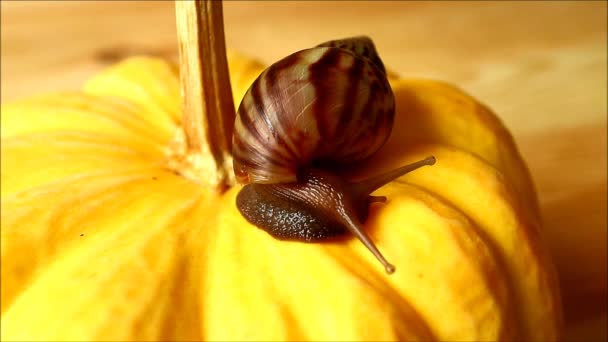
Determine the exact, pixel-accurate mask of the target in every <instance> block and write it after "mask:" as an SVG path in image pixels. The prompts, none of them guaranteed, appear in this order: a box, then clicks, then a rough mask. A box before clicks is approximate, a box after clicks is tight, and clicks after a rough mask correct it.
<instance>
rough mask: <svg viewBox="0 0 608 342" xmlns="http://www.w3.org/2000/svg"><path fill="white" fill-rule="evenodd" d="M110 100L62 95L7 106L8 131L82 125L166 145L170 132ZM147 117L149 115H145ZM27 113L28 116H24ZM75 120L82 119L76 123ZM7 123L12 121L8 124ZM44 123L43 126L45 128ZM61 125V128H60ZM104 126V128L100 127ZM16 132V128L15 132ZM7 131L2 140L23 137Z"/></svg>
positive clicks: (126, 105) (137, 108)
mask: <svg viewBox="0 0 608 342" xmlns="http://www.w3.org/2000/svg"><path fill="white" fill-rule="evenodd" d="M112 100H113V99H112V98H110V97H101V96H97V95H91V94H85V93H82V92H62V93H56V94H51V95H42V96H38V97H34V98H31V99H25V100H21V101H19V102H16V103H11V104H8V105H3V107H5V108H3V110H4V113H5V114H6V117H5V118H4V120H3V121H4V122H5V123H6V124H7V125H8V127H15V125H17V123H19V122H21V121H22V122H23V123H21V124H20V126H18V127H19V128H18V129H21V130H25V131H24V132H28V131H32V130H33V131H38V130H40V128H39V126H40V125H42V127H44V125H49V124H52V125H55V126H56V127H57V128H54V127H53V126H51V127H47V128H45V129H44V130H55V129H58V128H60V127H61V126H62V125H63V126H66V125H69V127H70V128H71V129H73V128H74V125H76V124H78V123H80V125H82V127H80V129H81V130H85V131H92V132H97V131H99V130H100V129H103V128H105V130H107V131H108V132H112V133H113V134H117V135H118V134H120V131H122V132H123V134H124V133H126V134H128V136H129V137H131V136H137V137H138V138H139V139H142V140H146V141H148V142H149V143H155V144H158V145H163V144H166V142H167V141H168V140H169V133H170V129H169V128H163V127H155V126H153V125H151V124H150V123H149V122H147V121H145V120H142V118H141V116H142V115H141V114H138V113H139V112H142V109H143V108H141V107H140V106H138V105H137V104H135V103H128V102H125V101H124V100H123V101H122V102H118V101H115V100H114V101H112ZM143 112H144V113H145V111H143ZM24 113H25V114H27V116H24ZM51 114H52V116H53V120H49V119H48V118H47V116H48V115H51ZM64 117H65V118H71V120H69V121H66V122H63V123H62V121H61V119H63V118H64ZM74 119H80V120H79V121H78V120H74ZM91 119H94V120H95V121H94V122H97V125H92V124H91V121H90V120H91ZM7 120H10V121H8V122H7ZM31 122H37V124H36V125H31ZM41 123H42V124H41ZM57 125H59V126H57ZM100 125H101V126H100ZM13 129H14V128H13ZM8 133H10V132H7V131H6V130H3V131H2V136H3V137H7V136H13V135H20V134H19V133H21V134H22V133H23V132H18V133H10V134H8Z"/></svg>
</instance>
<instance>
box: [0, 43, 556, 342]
mask: <svg viewBox="0 0 608 342" xmlns="http://www.w3.org/2000/svg"><path fill="white" fill-rule="evenodd" d="M228 60H229V67H230V71H231V82H232V86H233V94H234V98H235V104H238V102H239V99H240V98H241V97H242V96H243V94H244V93H245V91H246V89H247V88H248V86H249V85H250V84H251V82H252V81H253V80H254V79H255V77H256V76H257V75H258V74H259V73H260V71H261V70H262V68H263V66H262V65H260V64H259V63H257V62H255V61H253V60H250V59H248V58H245V57H243V56H240V55H237V54H234V53H230V54H229V56H228ZM392 87H393V89H394V92H395V96H396V101H397V113H396V122H395V126H394V132H393V134H392V136H391V138H390V140H389V142H388V143H387V144H386V145H385V146H384V147H383V149H382V150H381V151H380V152H379V153H378V154H377V155H376V156H374V159H373V160H372V161H370V162H369V163H367V164H366V166H365V169H361V170H358V171H357V172H356V173H355V174H353V177H357V176H364V175H371V174H374V173H377V172H381V171H383V170H387V169H389V168H393V167H395V166H397V165H403V164H405V163H408V162H411V161H414V160H417V159H421V158H422V157H425V156H427V155H435V156H436V157H437V164H436V165H434V166H432V167H427V168H424V169H421V170H419V171H416V172H414V173H411V174H408V175H406V176H404V177H402V178H400V179H399V180H397V181H394V182H392V183H390V184H388V185H386V186H384V187H383V188H381V189H379V190H378V191H377V192H376V193H377V194H381V195H385V196H387V197H388V202H387V203H386V204H378V205H374V206H373V207H372V209H371V213H370V217H369V219H368V220H367V222H366V229H367V230H368V232H369V234H370V235H371V237H372V238H373V239H374V241H375V242H376V244H377V245H378V247H379V248H380V249H381V250H382V252H383V254H384V255H386V256H387V258H388V257H390V260H391V261H392V262H393V263H394V264H395V265H396V266H397V271H396V273H395V274H393V275H390V276H389V275H387V274H385V273H384V269H383V268H382V267H380V265H379V264H377V261H376V260H375V259H374V257H373V256H372V255H371V254H370V253H369V252H368V251H367V250H366V249H365V247H364V246H363V245H362V244H361V243H360V242H359V241H358V240H357V239H356V238H349V239H346V240H344V241H339V242H330V243H314V244H307V243H299V242H285V241H278V240H276V239H274V238H272V237H271V236H270V235H268V234H267V233H265V232H264V231H262V230H260V229H258V228H256V227H254V226H252V225H250V224H249V223H247V222H246V221H245V220H244V219H243V218H242V217H241V215H240V214H239V212H238V210H237V209H236V206H235V196H236V194H237V193H238V191H239V187H238V186H236V187H233V188H231V189H229V190H228V191H226V192H225V193H223V194H218V193H216V192H214V191H212V190H209V189H207V188H205V187H203V186H200V185H198V184H196V183H194V182H192V181H190V180H188V179H185V178H184V177H182V176H180V175H179V170H172V169H170V168H169V167H168V166H167V157H166V156H167V149H168V146H169V144H170V141H171V139H172V137H173V136H174V134H175V132H176V131H178V130H180V129H181V126H180V125H181V114H180V96H179V76H178V70H177V68H176V67H175V66H174V65H173V64H171V63H168V62H166V61H164V60H160V59H155V58H147V57H135V58H132V59H128V60H126V61H123V62H121V63H119V64H117V65H115V66H112V67H110V68H109V69H108V70H105V71H103V72H102V73H100V74H99V75H96V76H95V77H93V78H92V79H91V80H90V81H89V82H88V83H87V84H86V86H85V87H84V90H83V91H82V92H74V93H60V94H54V95H45V96H39V97H35V98H31V99H26V100H23V101H19V102H16V103H11V104H7V105H4V106H3V108H2V122H1V124H2V125H1V127H2V173H1V174H2V197H1V198H2V220H1V222H2V227H1V230H2V239H1V241H2V246H1V247H2V249H1V251H2V286H1V289H2V292H1V300H2V301H1V303H2V322H1V323H2V325H1V326H2V340H79V341H83V340H288V339H289V340H304V339H305V340H332V341H333V340H350V341H353V340H424V341H428V340H449V341H454V340H468V341H473V340H507V339H512V340H538V341H546V340H553V339H557V338H558V337H559V334H560V329H561V324H562V323H561V320H562V318H561V315H562V314H561V304H560V299H559V291H558V285H557V282H556V276H555V272H554V269H553V266H552V264H551V261H550V259H549V256H548V253H547V249H546V248H545V246H544V245H543V243H542V241H541V237H540V234H539V231H540V220H539V213H538V207H537V200H536V195H535V192H534V187H533V184H532V182H531V180H530V176H529V174H528V171H527V169H526V166H525V164H524V163H523V161H522V159H521V157H520V156H519V153H518V152H517V149H516V147H515V144H514V142H513V140H512V138H511V136H510V134H509V133H508V131H507V130H506V129H505V128H504V127H503V125H502V124H501V123H500V121H499V120H498V119H497V118H496V117H495V116H494V115H493V114H492V113H491V112H490V111H489V110H488V109H487V108H486V107H484V106H483V105H481V104H479V103H478V102H477V101H476V100H474V99H473V98H471V97H470V96H468V95H466V94H464V93H463V92H462V91H460V90H458V89H456V88H454V87H452V86H450V85H447V84H444V83H440V82H435V81H427V80H403V79H394V80H392Z"/></svg>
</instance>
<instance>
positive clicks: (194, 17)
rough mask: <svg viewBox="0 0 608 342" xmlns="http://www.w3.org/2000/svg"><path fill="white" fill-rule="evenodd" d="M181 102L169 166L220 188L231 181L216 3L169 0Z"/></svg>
mask: <svg viewBox="0 0 608 342" xmlns="http://www.w3.org/2000/svg"><path fill="white" fill-rule="evenodd" d="M175 13H176V20H177V35H178V42H179V66H180V81H181V91H182V101H183V116H182V125H183V132H182V135H181V137H179V138H178V139H177V141H176V142H175V143H174V144H173V145H174V146H173V147H174V148H173V151H172V152H171V155H170V161H169V164H170V166H171V167H172V168H173V169H174V170H176V171H178V172H180V173H181V174H182V175H184V176H186V177H188V178H190V179H193V180H196V181H197V182H199V183H201V184H206V185H209V186H212V187H214V188H216V189H224V188H225V187H226V186H228V185H229V184H231V183H233V178H234V177H233V172H232V157H231V148H232V130H233V127H234V118H235V111H234V105H233V101H232V91H231V88H230V79H229V77H228V63H227V60H226V46H225V41H224V23H223V18H222V2H221V1H214V0H191V1H183V0H176V1H175Z"/></svg>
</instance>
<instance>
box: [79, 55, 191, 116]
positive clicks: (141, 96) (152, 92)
mask: <svg viewBox="0 0 608 342" xmlns="http://www.w3.org/2000/svg"><path fill="white" fill-rule="evenodd" d="M171 64H172V63H169V62H167V61H166V60H165V59H162V58H156V57H131V58H127V59H125V60H124V61H122V62H119V63H117V64H115V65H112V66H110V67H109V68H107V69H105V70H104V71H102V72H101V73H99V74H97V75H95V76H94V77H93V78H92V79H90V80H89V81H87V82H86V84H85V86H84V88H83V89H84V92H85V93H88V94H97V95H110V96H116V97H120V98H123V99H125V100H128V101H130V102H133V103H136V104H139V105H141V106H142V108H145V109H146V111H149V112H152V113H153V114H154V117H155V118H157V119H158V122H164V125H166V124H168V123H171V124H172V125H179V124H180V122H181V104H180V102H179V101H177V100H173V101H167V99H179V98H180V96H179V94H180V91H179V75H178V74H179V71H178V70H177V68H176V67H172V66H171ZM126 89H128V91H126ZM164 125H163V126H164Z"/></svg>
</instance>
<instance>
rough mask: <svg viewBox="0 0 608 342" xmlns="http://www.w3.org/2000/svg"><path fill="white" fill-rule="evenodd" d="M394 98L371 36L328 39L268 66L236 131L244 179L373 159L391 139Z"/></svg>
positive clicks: (278, 178)
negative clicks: (316, 164)
mask: <svg viewBox="0 0 608 342" xmlns="http://www.w3.org/2000/svg"><path fill="white" fill-rule="evenodd" d="M394 111H395V99H394V95H393V92H392V90H391V88H390V85H389V83H388V80H387V78H386V75H385V69H384V65H383V64H382V61H381V60H380V58H379V57H378V55H377V53H376V49H375V47H374V44H373V43H372V41H371V40H370V39H369V38H367V37H356V38H350V39H344V40H335V41H330V42H327V43H324V44H321V45H319V46H317V47H314V48H311V49H306V50H302V51H299V52H296V53H293V54H291V55H289V56H287V57H285V58H284V59H282V60H280V61H279V62H277V63H274V64H273V65H271V66H270V67H269V68H268V69H266V70H265V71H264V72H263V73H262V74H261V75H260V76H259V77H258V78H257V80H256V81H255V82H254V83H253V84H252V85H251V88H250V89H249V91H247V93H246V94H245V96H244V98H243V100H242V102H241V105H240V107H239V110H238V116H237V119H236V122H235V134H234V136H233V156H234V170H235V175H236V178H237V180H238V181H239V182H240V183H244V184H247V183H250V182H253V183H269V184H270V183H288V182H295V181H296V178H297V177H296V175H297V172H298V170H300V169H301V168H303V167H306V166H309V165H312V164H315V163H318V164H330V165H342V164H349V163H353V162H357V161H361V160H363V159H366V158H368V157H369V156H371V155H372V154H373V153H375V152H376V151H377V150H378V149H379V148H380V147H381V146H382V145H383V144H384V142H385V141H386V140H387V139H388V137H389V135H390V132H391V128H392V125H393V117H394Z"/></svg>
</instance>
